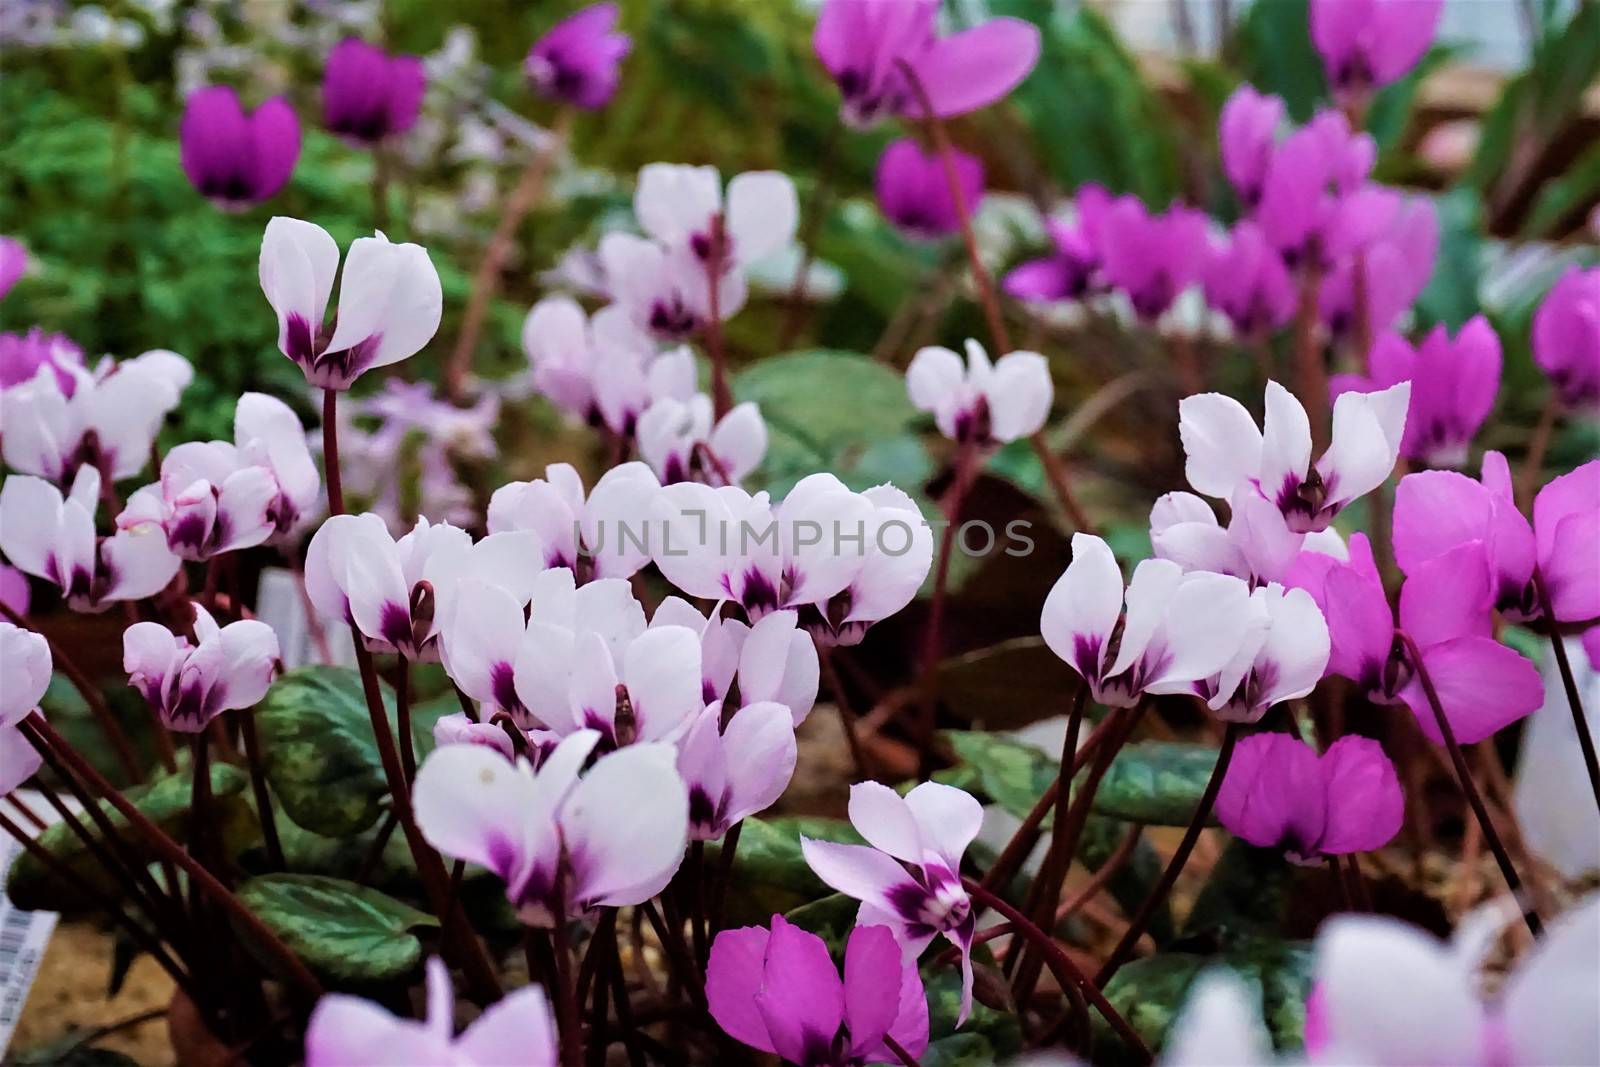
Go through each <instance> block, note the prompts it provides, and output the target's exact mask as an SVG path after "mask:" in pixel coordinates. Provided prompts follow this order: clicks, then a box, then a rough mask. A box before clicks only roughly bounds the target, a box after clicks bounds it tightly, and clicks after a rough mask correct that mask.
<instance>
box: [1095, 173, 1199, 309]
mask: <svg viewBox="0 0 1600 1067" xmlns="http://www.w3.org/2000/svg"><path fill="white" fill-rule="evenodd" d="M1103 225H1104V228H1105V229H1104V233H1105V243H1104V245H1103V246H1102V247H1101V255H1102V257H1103V262H1102V266H1103V268H1104V270H1105V276H1106V281H1107V282H1108V283H1110V285H1112V286H1113V287H1114V288H1117V289H1121V290H1122V291H1123V292H1124V293H1126V294H1127V296H1128V300H1129V302H1131V303H1132V304H1133V309H1134V311H1136V312H1138V314H1139V316H1140V317H1141V318H1144V319H1147V320H1153V319H1157V318H1160V317H1161V315H1162V314H1163V313H1164V312H1165V311H1166V310H1167V309H1168V308H1170V307H1171V306H1172V302H1173V301H1174V300H1176V299H1177V298H1178V296H1179V294H1181V293H1182V292H1183V291H1184V290H1185V289H1187V288H1189V286H1191V285H1193V284H1195V283H1196V282H1198V281H1199V280H1200V277H1201V274H1202V272H1203V271H1204V269H1205V262H1206V255H1207V251H1208V245H1207V242H1206V216H1205V215H1204V214H1202V213H1201V212H1198V211H1195V210H1193V209H1192V208H1187V207H1183V206H1182V205H1179V204H1174V205H1173V206H1172V207H1169V208H1168V209H1167V210H1166V211H1163V212H1162V213H1160V214H1159V215H1152V214H1151V213H1150V212H1149V211H1147V210H1146V209H1145V206H1144V204H1143V203H1141V202H1140V200H1139V199H1138V198H1137V197H1133V196H1123V197H1118V198H1117V200H1116V201H1115V202H1113V203H1112V204H1111V206H1110V207H1109V208H1108V209H1107V210H1106V215H1105V220H1104V222H1103Z"/></svg>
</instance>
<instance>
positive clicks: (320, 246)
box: [260, 216, 444, 389]
mask: <svg viewBox="0 0 1600 1067" xmlns="http://www.w3.org/2000/svg"><path fill="white" fill-rule="evenodd" d="M338 271H339V246H338V245H337V244H335V243H334V240H333V238H332V237H331V236H329V234H328V231H327V230H324V229H323V228H322V227H321V226H318V225H316V224H315V223H310V222H302V221H301V220H299V219H290V218H284V217H282V216H277V217H275V218H273V219H272V221H270V222H268V223H267V229H266V232H265V233H264V234H263V235H262V237H261V265H260V274H261V290H262V292H264V293H266V295H267V302H268V303H269V304H271V305H272V310H273V311H275V312H276V313H277V315H278V350H279V351H280V352H282V353H283V354H284V355H286V356H288V357H289V358H290V359H292V360H294V361H295V363H297V364H299V366H300V369H301V370H302V371H304V372H305V375H306V380H307V381H308V382H310V383H311V384H312V385H314V386H316V387H317V388H319V389H348V388H350V385H351V383H353V382H354V381H355V380H356V379H357V378H359V377H360V376H361V375H362V374H363V373H365V372H366V371H369V370H372V369H373V368H375V367H386V366H388V365H389V364H391V363H397V362H399V361H400V360H402V359H405V358H407V357H408V356H411V355H413V354H415V353H416V352H418V351H420V350H421V349H422V346H423V345H426V344H427V343H428V341H429V340H430V339H432V337H433V335H434V333H435V332H436V331H437V330H438V329H439V317H440V315H441V313H442V311H443V308H444V294H443V292H442V290H441V289H440V288H439V273H438V272H437V271H436V270H434V269H433V263H432V261H431V260H429V259H428V252H427V249H425V248H422V247H421V246H420V245H414V244H398V245H397V244H392V243H391V242H390V241H389V239H388V238H387V237H385V236H384V235H383V234H381V233H379V234H374V235H373V236H372V237H358V238H357V239H356V240H355V241H353V242H352V243H351V245H350V253H349V255H347V256H346V257H345V261H344V274H343V276H342V280H341V282H340V287H339V310H338V314H337V315H336V316H335V317H334V325H333V330H332V332H331V333H330V332H328V331H327V330H326V329H324V327H323V323H322V318H323V315H324V313H326V311H327V309H328V298H329V297H330V296H331V295H332V294H333V279H334V275H335V274H337V273H338Z"/></svg>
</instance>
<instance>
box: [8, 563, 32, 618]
mask: <svg viewBox="0 0 1600 1067" xmlns="http://www.w3.org/2000/svg"><path fill="white" fill-rule="evenodd" d="M31 599H32V598H31V596H30V593H29V590H28V576H27V575H26V574H23V573H22V572H21V571H19V570H17V568H15V567H13V566H11V565H10V564H9V563H0V604H3V605H5V606H6V607H8V608H10V609H11V610H12V611H14V612H16V613H17V614H18V615H26V614H27V613H28V603H29V601H30V600H31Z"/></svg>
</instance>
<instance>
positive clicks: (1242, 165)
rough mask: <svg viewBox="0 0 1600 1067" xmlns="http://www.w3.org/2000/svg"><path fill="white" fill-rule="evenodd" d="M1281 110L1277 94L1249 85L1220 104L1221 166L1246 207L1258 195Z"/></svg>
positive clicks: (1236, 91)
mask: <svg viewBox="0 0 1600 1067" xmlns="http://www.w3.org/2000/svg"><path fill="white" fill-rule="evenodd" d="M1283 114H1284V108H1283V100H1282V99H1281V98H1280V97H1276V96H1266V95H1263V94H1262V93H1258V92H1256V91H1255V89H1254V88H1253V87H1251V86H1249V85H1241V86H1239V88H1238V89H1236V90H1234V93H1233V95H1232V96H1230V97H1228V101H1227V103H1225V104H1223V105H1222V115H1221V116H1220V118H1219V119H1218V123H1217V137H1218V141H1219V142H1220V145H1221V149H1222V169H1223V171H1224V172H1225V173H1226V174H1227V175H1228V180H1229V181H1230V182H1232V183H1233V188H1234V191H1235V192H1237V193H1238V194H1239V199H1240V201H1242V202H1243V203H1244V206H1245V207H1246V208H1254V207H1255V206H1256V203H1257V202H1258V201H1259V200H1260V199H1261V184H1262V182H1264V181H1265V180H1266V177H1267V168H1268V167H1269V166H1270V165H1271V164H1272V152H1273V148H1274V146H1275V145H1276V143H1277V140H1278V127H1279V126H1280V125H1281V124H1282V123H1283Z"/></svg>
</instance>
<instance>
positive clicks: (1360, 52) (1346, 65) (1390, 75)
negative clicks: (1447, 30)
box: [1311, 0, 1444, 96]
mask: <svg viewBox="0 0 1600 1067" xmlns="http://www.w3.org/2000/svg"><path fill="white" fill-rule="evenodd" d="M1443 9H1444V0H1311V40H1312V41H1313V42H1314V43H1315V44H1316V46H1317V51H1318V52H1320V53H1321V54H1322V66H1323V69H1324V70H1325V71H1326V72H1327V75H1328V81H1329V83H1331V84H1332V86H1333V90H1334V92H1335V93H1336V94H1338V95H1340V96H1350V95H1358V94H1361V93H1365V92H1368V91H1370V90H1372V89H1378V88H1382V87H1383V86H1385V85H1388V84H1389V83H1390V82H1392V81H1397V80H1399V79H1400V78H1401V77H1402V76H1404V74H1405V73H1406V71H1408V70H1410V69H1411V68H1412V67H1414V66H1416V64H1417V60H1419V59H1421V58H1422V54H1423V53H1424V52H1426V51H1427V50H1428V45H1429V43H1431V42H1432V40H1433V31H1434V29H1435V27H1437V26H1438V25H1439V13H1440V12H1441V11H1442V10H1443Z"/></svg>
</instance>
